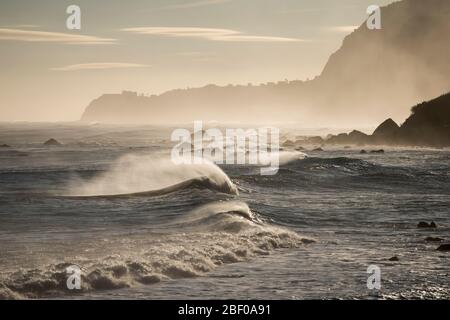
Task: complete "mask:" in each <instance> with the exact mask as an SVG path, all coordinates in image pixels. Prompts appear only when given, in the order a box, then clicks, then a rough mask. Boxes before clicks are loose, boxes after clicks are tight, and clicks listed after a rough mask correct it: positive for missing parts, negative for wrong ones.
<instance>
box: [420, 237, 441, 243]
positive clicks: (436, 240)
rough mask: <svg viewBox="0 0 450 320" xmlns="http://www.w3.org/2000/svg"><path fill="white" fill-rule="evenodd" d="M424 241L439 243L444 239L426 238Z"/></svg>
mask: <svg viewBox="0 0 450 320" xmlns="http://www.w3.org/2000/svg"><path fill="white" fill-rule="evenodd" d="M425 241H427V242H441V241H444V239H442V238H439V237H426V238H425Z"/></svg>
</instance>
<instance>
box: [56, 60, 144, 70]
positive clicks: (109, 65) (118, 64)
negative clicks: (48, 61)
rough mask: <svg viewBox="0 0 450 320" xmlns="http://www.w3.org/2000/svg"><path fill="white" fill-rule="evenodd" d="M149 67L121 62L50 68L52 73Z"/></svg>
mask: <svg viewBox="0 0 450 320" xmlns="http://www.w3.org/2000/svg"><path fill="white" fill-rule="evenodd" d="M148 67H150V66H149V65H145V64H137V63H122V62H94V63H80V64H72V65H68V66H64V67H58V68H52V69H51V70H53V71H78V70H99V69H123V68H148Z"/></svg>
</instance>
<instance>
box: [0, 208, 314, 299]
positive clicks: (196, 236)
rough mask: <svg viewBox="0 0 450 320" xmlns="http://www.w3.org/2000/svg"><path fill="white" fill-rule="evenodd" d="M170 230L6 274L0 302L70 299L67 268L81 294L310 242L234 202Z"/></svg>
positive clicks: (200, 211)
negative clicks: (76, 272) (74, 272)
mask: <svg viewBox="0 0 450 320" xmlns="http://www.w3.org/2000/svg"><path fill="white" fill-rule="evenodd" d="M174 224H175V225H176V224H182V225H183V226H184V228H183V233H180V232H178V233H168V234H165V235H158V236H157V238H155V237H154V235H153V236H150V235H149V236H145V237H140V238H136V239H133V242H132V244H130V243H129V239H128V241H127V244H126V246H124V245H123V244H121V243H120V242H118V243H115V244H114V252H113V253H111V254H109V255H106V256H105V255H103V258H98V257H97V258H94V259H81V258H74V259H73V260H71V261H69V260H66V261H63V262H61V263H56V264H50V265H46V266H43V267H41V268H37V269H32V270H19V271H16V272H13V273H11V274H8V275H7V276H6V277H4V278H3V279H2V280H0V298H3V299H5V298H6V299H20V298H39V297H48V296H52V295H58V294H61V293H67V294H74V292H73V291H69V290H68V289H67V285H66V281H67V273H66V268H67V267H69V266H71V265H78V266H79V267H80V269H81V270H82V276H81V290H79V291H78V292H79V293H80V292H83V293H85V292H91V291H95V290H111V289H120V288H127V287H133V286H136V285H149V284H153V283H157V282H160V281H164V280H166V279H177V278H188V277H196V276H201V275H204V274H205V273H207V272H209V271H211V270H213V269H215V268H216V267H218V266H221V265H223V264H228V263H235V262H239V261H245V260H248V259H250V258H252V257H255V256H259V255H268V254H270V253H271V252H272V251H273V250H275V249H279V248H296V247H299V246H301V245H302V244H305V243H309V242H312V241H313V240H310V239H307V238H303V237H301V236H300V235H298V234H297V233H295V232H292V231H289V230H287V229H285V228H281V227H277V226H273V225H270V224H267V223H265V222H263V221H262V220H261V219H260V218H259V217H257V215H256V214H255V213H253V212H252V211H251V210H250V208H249V207H248V206H247V205H246V204H245V203H243V202H237V201H229V202H214V203H210V204H207V205H204V206H202V207H199V208H197V209H195V210H193V211H192V212H190V213H189V214H187V215H186V216H185V217H181V218H180V219H179V220H177V221H175V222H174ZM99 250H100V249H99ZM75 291H77V290H75ZM75 293H76V292H75Z"/></svg>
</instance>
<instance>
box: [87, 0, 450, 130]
mask: <svg viewBox="0 0 450 320" xmlns="http://www.w3.org/2000/svg"><path fill="white" fill-rule="evenodd" d="M381 13H382V29H381V30H368V29H367V28H366V26H365V23H363V24H362V25H361V26H360V27H359V28H358V29H357V30H356V31H354V32H352V33H351V34H350V35H348V36H346V37H345V39H344V40H343V43H342V46H341V47H340V48H339V49H338V50H337V51H336V52H335V53H333V54H332V55H331V56H330V58H329V60H328V62H327V63H326V65H325V67H324V69H323V71H322V73H321V74H320V75H319V76H317V77H316V78H314V79H313V80H310V81H300V80H296V81H290V82H289V81H287V82H286V81H284V82H283V81H282V82H278V83H269V84H262V85H258V86H242V85H240V86H233V85H228V86H216V85H207V86H204V87H201V88H193V89H175V90H170V91H167V92H165V93H163V94H161V95H158V96H155V95H153V96H150V97H142V96H138V95H137V94H131V93H130V92H124V93H123V94H117V95H103V96H101V97H100V98H98V99H95V100H94V101H93V102H91V103H90V104H89V106H88V107H87V108H86V110H85V112H84V113H83V115H82V118H81V120H82V121H101V122H130V123H133V122H137V123H139V122H149V123H179V122H191V121H194V120H204V121H210V120H220V121H223V122H229V121H240V122H245V121H252V120H255V119H257V120H258V121H259V122H262V123H272V122H273V121H290V122H298V123H304V124H308V125H311V123H314V124H315V125H329V124H336V123H338V124H339V125H342V126H345V125H352V124H353V123H354V122H356V121H359V122H362V121H366V122H367V121H368V119H370V121H372V122H379V121H381V119H383V118H386V117H390V118H396V119H404V118H406V117H407V115H408V108H409V106H411V105H413V104H415V103H417V102H418V101H425V100H429V99H431V98H433V97H435V96H437V95H439V94H442V93H443V92H447V91H449V90H450V76H449V74H450V61H449V59H450V58H448V57H450V43H449V41H448V35H449V34H450V22H449V21H450V19H448V17H450V1H448V0H429V1H421V0H403V1H399V2H394V3H392V4H390V5H388V6H386V7H383V8H381ZM366 124H367V123H366Z"/></svg>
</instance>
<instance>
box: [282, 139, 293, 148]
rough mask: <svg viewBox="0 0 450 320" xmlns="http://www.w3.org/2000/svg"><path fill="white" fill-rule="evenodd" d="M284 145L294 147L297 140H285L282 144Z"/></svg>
mask: <svg viewBox="0 0 450 320" xmlns="http://www.w3.org/2000/svg"><path fill="white" fill-rule="evenodd" d="M282 146H283V147H294V146H295V142H294V141H292V140H286V141H285V142H283V144H282Z"/></svg>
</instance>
